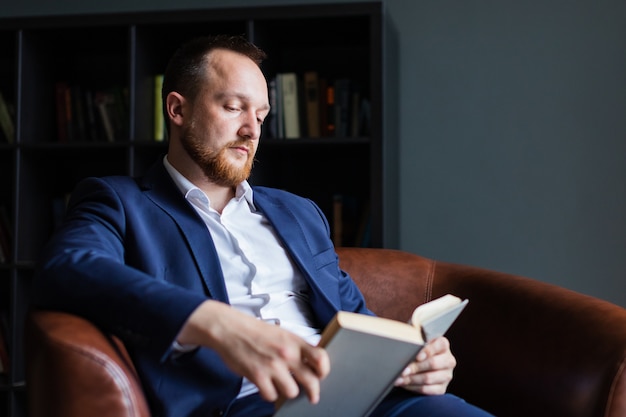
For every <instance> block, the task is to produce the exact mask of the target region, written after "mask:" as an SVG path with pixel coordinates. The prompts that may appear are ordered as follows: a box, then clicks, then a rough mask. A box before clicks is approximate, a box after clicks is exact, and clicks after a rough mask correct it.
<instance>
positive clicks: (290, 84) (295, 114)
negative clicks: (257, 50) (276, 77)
mask: <svg viewBox="0 0 626 417" xmlns="http://www.w3.org/2000/svg"><path fill="white" fill-rule="evenodd" d="M280 80H281V85H282V98H283V101H282V109H283V117H284V124H285V132H284V133H285V138H287V139H298V138H300V109H299V106H298V104H299V102H300V100H299V98H298V77H297V75H296V73H295V72H287V73H283V74H282V75H281V77H280Z"/></svg>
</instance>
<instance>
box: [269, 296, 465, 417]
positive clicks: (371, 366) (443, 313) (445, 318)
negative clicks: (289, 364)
mask: <svg viewBox="0 0 626 417" xmlns="http://www.w3.org/2000/svg"><path fill="white" fill-rule="evenodd" d="M467 302H468V300H461V299H460V298H458V297H456V296H454V295H451V294H448V295H444V296H443V297H440V298H437V299H435V300H432V301H430V302H428V303H426V304H422V305H420V306H418V307H417V308H416V309H415V310H414V311H413V314H412V317H411V319H410V321H409V323H403V322H400V321H396V320H391V319H386V318H382V317H373V316H368V315H365V314H357V313H351V312H347V311H340V312H338V313H337V314H336V315H335V317H334V319H333V320H332V321H331V322H330V323H329V324H328V326H327V327H326V329H324V331H323V333H322V338H321V340H320V342H319V346H323V347H324V348H325V349H326V351H327V352H328V356H329V357H330V373H329V375H328V376H327V377H326V378H325V379H324V380H322V382H321V387H320V401H319V403H317V404H311V403H309V400H308V398H307V397H306V395H305V394H304V393H303V392H300V395H299V396H298V397H296V398H294V399H290V400H286V401H284V402H282V403H280V404H277V408H278V410H277V411H276V413H275V414H274V417H329V416H337V417H339V416H340V417H366V416H368V415H369V414H370V413H371V412H372V411H373V410H374V408H375V407H376V406H377V405H378V404H379V403H380V401H382V399H383V398H384V397H385V395H387V394H388V393H389V391H391V389H392V388H393V386H394V382H395V380H396V378H397V377H398V376H399V375H400V374H401V373H402V371H403V370H404V368H406V366H407V365H408V364H409V363H410V362H411V361H413V360H414V359H415V356H416V355H417V354H418V353H419V351H420V350H421V349H422V347H423V346H424V344H425V343H426V342H428V341H430V340H432V339H434V338H436V337H439V336H443V334H444V333H445V332H446V331H447V330H448V328H449V327H450V326H451V325H452V323H453V322H454V320H456V318H457V317H458V315H459V314H460V313H461V311H462V310H463V308H465V305H466V304H467Z"/></svg>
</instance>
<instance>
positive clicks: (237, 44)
mask: <svg viewBox="0 0 626 417" xmlns="http://www.w3.org/2000/svg"><path fill="white" fill-rule="evenodd" d="M215 49H227V50H229V51H234V52H238V53H240V54H242V55H245V56H247V57H248V58H250V59H251V60H252V61H254V62H255V63H256V64H257V65H258V66H259V67H260V66H261V63H262V62H263V60H264V59H266V58H267V54H266V53H265V52H264V51H263V50H261V49H260V48H259V47H258V46H256V45H255V44H253V43H252V42H250V41H248V40H247V39H246V38H245V37H244V36H243V35H211V36H202V37H199V38H194V39H191V40H190V41H187V42H186V43H184V44H183V45H182V46H180V48H178V50H177V51H176V52H175V53H174V55H173V56H172V58H171V59H170V61H169V63H168V64H167V67H166V69H165V74H164V77H163V88H162V90H161V100H162V101H163V115H164V117H165V120H166V123H165V126H166V128H167V131H168V132H169V128H170V124H169V122H168V121H169V118H168V116H167V109H166V106H165V99H166V97H167V95H168V94H169V93H171V92H172V91H176V92H178V93H180V94H181V95H183V96H184V97H186V98H187V99H189V100H191V101H193V100H195V98H196V95H197V93H198V91H199V88H198V86H199V85H201V84H202V83H203V82H204V80H205V75H206V67H205V65H204V63H205V60H206V57H207V55H208V54H209V52H211V51H213V50H215Z"/></svg>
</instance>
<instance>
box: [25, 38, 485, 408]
mask: <svg viewBox="0 0 626 417" xmlns="http://www.w3.org/2000/svg"><path fill="white" fill-rule="evenodd" d="M264 57H265V54H264V53H263V52H262V51H261V50H259V49H258V48H257V47H256V46H254V45H252V44H250V43H248V42H247V41H245V40H244V39H243V38H240V37H229V36H217V37H208V38H201V39H196V40H194V41H192V42H189V43H188V44H186V45H185V46H184V47H182V48H181V49H180V50H179V51H178V52H177V53H176V54H175V55H174V57H173V58H172V60H171V61H170V63H169V65H168V68H167V70H166V72H165V79H164V86H163V103H164V112H165V115H166V118H167V120H169V126H168V130H169V138H170V139H169V148H168V152H167V155H166V156H165V157H164V158H162V159H160V160H159V161H157V163H156V164H155V165H154V166H153V167H152V168H151V169H150V170H149V172H148V173H147V174H146V176H145V177H143V178H140V179H132V178H129V177H107V178H89V179H86V180H84V181H82V182H81V183H80V184H79V185H78V186H77V188H76V190H75V191H74V193H73V196H72V199H71V201H70V204H69V207H68V212H67V216H66V220H65V222H64V224H63V226H62V227H61V228H60V230H59V231H58V232H57V233H56V234H55V236H54V237H53V238H52V240H51V242H50V243H49V245H48V246H47V249H46V251H45V254H44V256H43V259H42V262H41V267H40V269H39V273H38V274H37V278H36V280H35V286H36V294H35V302H36V305H38V306H41V307H47V308H57V309H62V310H65V311H69V312H72V313H75V314H79V315H81V316H84V317H86V318H88V319H90V320H92V321H94V322H95V323H98V324H99V325H101V326H103V327H105V328H106V329H108V330H109V331H111V332H113V333H115V334H116V335H118V336H119V337H120V338H122V339H123V340H124V342H125V344H126V346H127V347H128V349H129V352H130V354H131V355H132V358H133V361H134V363H135V365H136V367H137V370H138V372H139V374H140V376H141V380H142V383H143V387H144V390H145V392H146V395H147V398H148V401H149V403H150V407H151V410H152V412H153V414H154V415H155V416H176V417H184V416H212V415H228V416H247V417H256V416H258V417H264V416H271V415H272V413H273V411H274V406H273V402H274V401H276V400H277V399H278V398H279V397H286V398H293V397H295V396H296V395H297V394H298V393H299V391H300V390H304V392H306V394H307V396H308V398H309V400H310V401H311V402H313V403H315V402H317V401H318V400H319V390H320V388H319V387H320V381H321V380H322V379H323V378H324V377H325V376H326V375H327V374H328V373H329V371H330V368H331V364H330V363H329V360H328V357H327V355H326V352H325V351H324V350H323V349H322V348H318V347H315V344H316V343H317V341H318V339H319V333H320V331H321V330H320V329H322V328H323V327H324V326H325V325H326V324H327V323H328V322H329V321H330V319H331V318H332V317H333V316H334V314H335V313H336V312H337V311H338V310H350V311H356V312H360V313H365V314H371V312H370V311H369V310H368V309H367V307H366V306H365V304H364V300H363V297H362V296H361V294H360V292H359V290H358V289H357V287H356V286H355V284H354V283H353V282H352V280H351V279H350V278H349V277H348V276H347V275H346V274H345V273H344V272H343V271H341V270H340V269H339V266H338V262H337V256H336V254H335V252H334V248H333V246H332V242H331V240H330V238H329V227H328V223H327V221H326V219H325V218H324V215H323V214H322V212H321V211H320V209H319V208H318V207H317V206H316V205H315V204H314V203H313V202H311V201H309V200H307V199H304V198H301V197H298V196H295V195H293V194H290V193H287V192H284V191H280V190H276V189H271V188H264V187H255V188H251V187H250V186H249V185H248V183H247V181H246V179H247V178H248V176H249V174H250V170H251V168H252V162H253V159H254V155H255V153H256V150H257V146H258V145H259V137H260V134H261V125H262V124H263V120H264V119H265V118H266V116H267V115H268V113H269V110H270V106H269V103H268V91H267V83H266V80H265V77H264V76H263V73H262V72H261V69H260V63H261V61H262V59H264ZM277 324H278V325H277ZM455 365H456V361H455V359H454V357H453V355H452V354H451V352H450V348H449V343H448V341H447V339H445V338H439V339H437V340H435V341H433V342H432V343H431V344H429V345H428V346H426V347H425V348H424V349H423V350H422V352H421V353H420V354H419V355H418V357H417V358H416V361H415V362H414V363H412V364H411V365H410V366H409V367H407V369H406V371H405V372H404V374H403V375H402V376H401V377H400V378H399V379H398V381H397V385H398V386H399V387H401V388H398V389H397V390H395V391H394V393H393V394H392V395H391V396H390V398H389V399H388V400H387V401H384V402H383V404H381V406H380V407H379V410H377V412H376V413H375V414H374V415H381V416H382V415H397V416H401V415H402V416H404V415H406V416H409V415H422V414H418V413H421V412H422V411H423V412H424V413H425V412H429V410H430V409H432V408H437V409H439V410H444V409H446V408H444V407H447V410H448V411H446V412H445V413H444V412H443V411H441V412H442V414H440V415H442V416H443V415H446V416H447V415H449V416H452V415H454V416H460V415H468V416H482V415H486V414H483V413H482V411H480V410H477V409H475V408H473V407H472V406H470V405H468V404H466V403H464V402H463V401H462V400H460V399H458V398H456V397H454V396H451V395H448V394H445V395H442V394H444V393H445V391H446V388H447V386H448V383H449V382H450V380H451V378H452V371H453V369H454V367H455ZM363 366H367V364H363ZM416 393H417V394H420V395H416ZM392 409H395V411H392ZM387 412H389V413H391V414H385V413H387ZM423 415H426V414H423ZM429 415H430V414H429ZM438 415H439V414H438ZM336 417H340V416H336Z"/></svg>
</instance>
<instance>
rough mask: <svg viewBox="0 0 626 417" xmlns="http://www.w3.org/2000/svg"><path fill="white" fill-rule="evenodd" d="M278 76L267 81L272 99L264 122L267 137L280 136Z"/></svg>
mask: <svg viewBox="0 0 626 417" xmlns="http://www.w3.org/2000/svg"><path fill="white" fill-rule="evenodd" d="M277 78H278V76H276V77H272V78H271V79H270V80H269V81H268V83H267V91H268V96H269V101H270V112H269V113H268V114H267V117H266V118H265V122H264V123H263V128H264V133H265V135H266V136H267V137H269V138H273V139H277V138H279V136H278V97H277V94H278V92H277V86H276V83H277Z"/></svg>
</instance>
